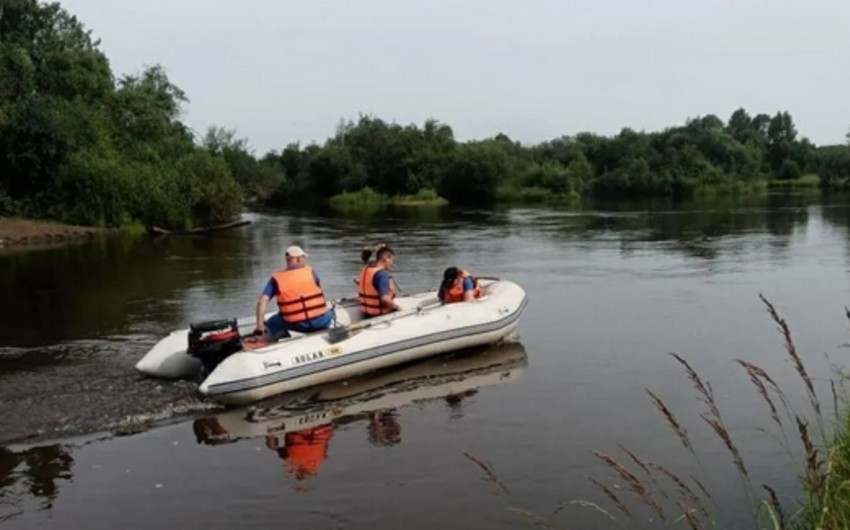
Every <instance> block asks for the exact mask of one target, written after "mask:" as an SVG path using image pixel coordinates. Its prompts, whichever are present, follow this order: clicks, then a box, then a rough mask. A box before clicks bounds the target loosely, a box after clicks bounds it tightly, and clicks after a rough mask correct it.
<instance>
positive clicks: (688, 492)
mask: <svg viewBox="0 0 850 530" xmlns="http://www.w3.org/2000/svg"><path fill="white" fill-rule="evenodd" d="M647 465H648V466H649V467H651V468H652V469H654V470H656V471H658V472H659V473H661V474H662V475H664V476H665V477H667V478H669V479H670V480H671V481H672V482H673V484H675V485H676V487H677V488H678V489H679V492H680V493H681V494H682V495H684V496H685V497H687V498H688V500H689V501H690V502H692V503H693V504H695V505H696V506H697V507H698V508H700V510H701V511H703V512H705V511H707V510H706V509H705V507H704V506H703V505H702V499H700V498H699V496H698V495H697V494H696V493H694V491H693V490H692V489H691V488H689V487H688V485H687V484H685V481H684V480H682V479H681V478H679V477H678V476H677V475H676V474H675V473H673V472H672V471H670V470H669V469H667V468H666V467H664V466H662V465H661V464H659V463H657V462H647Z"/></svg>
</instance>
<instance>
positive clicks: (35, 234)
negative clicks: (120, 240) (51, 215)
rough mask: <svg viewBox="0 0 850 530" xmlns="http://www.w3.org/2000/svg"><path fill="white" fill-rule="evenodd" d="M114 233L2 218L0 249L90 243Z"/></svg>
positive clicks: (0, 222) (90, 228) (101, 229)
mask: <svg viewBox="0 0 850 530" xmlns="http://www.w3.org/2000/svg"><path fill="white" fill-rule="evenodd" d="M113 231H114V230H111V229H108V228H97V227H91V226H78V225H66V224H62V223H54V222H50V221H37V220H33V219H19V218H10V217H0V249H3V248H10V247H24V246H26V247H31V246H44V245H55V244H61V243H71V242H76V241H88V240H91V239H94V238H95V237H98V236H101V235H105V234H108V233H111V232H113Z"/></svg>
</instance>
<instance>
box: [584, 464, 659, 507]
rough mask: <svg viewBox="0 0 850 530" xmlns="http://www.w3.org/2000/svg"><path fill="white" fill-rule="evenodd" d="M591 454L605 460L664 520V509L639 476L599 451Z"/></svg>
mask: <svg viewBox="0 0 850 530" xmlns="http://www.w3.org/2000/svg"><path fill="white" fill-rule="evenodd" d="M593 454H594V455H595V456H596V457H597V458H599V459H600V460H602V461H603V462H605V464H606V465H607V466H608V467H610V468H611V469H613V470H614V471H615V472H616V473H617V474H618V475H620V478H622V479H623V481H625V483H626V484H628V486H629V488H631V490H632V491H633V492H634V493H635V495H637V496H638V498H639V499H640V500H642V501H643V502H644V503H645V504H646V505H647V506H649V507H651V508H652V509H653V510H655V513H657V514H658V517H660V518H661V520H662V521H666V517H665V515H664V509H663V508H662V507H661V505H660V504H659V503H658V501H656V500H655V498H654V497H653V496H652V493H651V492H650V491H649V489H647V487H646V486H644V485H643V483H642V482H641V481H640V479H639V478H637V477H636V476H635V475H633V474H632V473H631V472H630V471H629V470H628V469H626V467H625V466H623V465H622V464H621V463H619V462H617V461H616V460H614V459H613V458H612V457H610V456H608V455H606V454H604V453H602V452H600V451H593Z"/></svg>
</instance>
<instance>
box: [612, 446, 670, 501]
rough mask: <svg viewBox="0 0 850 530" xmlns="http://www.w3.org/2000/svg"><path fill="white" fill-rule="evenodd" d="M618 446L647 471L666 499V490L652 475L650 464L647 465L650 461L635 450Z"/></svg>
mask: <svg viewBox="0 0 850 530" xmlns="http://www.w3.org/2000/svg"><path fill="white" fill-rule="evenodd" d="M617 447H619V448H620V449H622V450H623V452H624V453H626V454H627V455H629V457H630V458H631V459H632V461H633V462H634V463H635V464H637V465H638V467H640V468H641V469H642V470H643V472H644V473H646V476H647V477H648V478H649V480H650V481H652V485H653V486H655V490H656V491H657V492H658V493H660V494H661V496H662V497H664V498H665V499H666V498H667V494H666V493H665V492H664V490H663V489H662V488H661V486H660V485H659V484H658V482H656V480H655V477H653V476H652V471H650V469H649V466H648V465H647V464H649V461H646V460H643V459H641V458H640V457H639V456H637V455H636V454H634V453H633V452H631V451H629V450H628V449H626V448H625V447H623V446H622V445H617Z"/></svg>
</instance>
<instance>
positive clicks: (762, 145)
mask: <svg viewBox="0 0 850 530" xmlns="http://www.w3.org/2000/svg"><path fill="white" fill-rule="evenodd" d="M263 161H264V162H265V163H272V164H276V165H277V166H278V167H279V168H281V170H282V171H283V173H284V174H285V175H286V177H287V180H286V182H285V184H284V186H283V187H282V188H281V189H282V192H281V196H282V197H289V196H299V195H302V196H312V197H328V196H332V195H334V194H337V193H340V192H342V191H356V190H359V189H363V188H365V187H369V188H370V189H372V190H375V191H377V192H379V193H383V194H386V195H390V196H392V195H411V194H415V193H416V192H417V191H419V190H421V189H423V188H429V189H435V190H436V191H437V192H438V193H439V195H441V196H442V197H445V198H447V199H448V200H449V201H450V202H451V203H452V204H474V203H487V202H492V201H496V200H499V199H514V198H526V199H533V198H538V199H546V198H551V197H580V196H584V195H594V196H607V197H619V196H625V197H633V196H647V195H662V196H678V197H686V196H690V195H693V194H694V193H697V192H699V191H701V190H706V191H719V192H729V191H733V192H734V191H745V190H748V189H753V188H757V187H759V186H764V185H765V184H767V183H770V182H777V183H781V182H782V181H785V182H786V183H793V182H794V181H796V180H798V179H800V177H801V176H803V175H804V174H817V175H819V176H820V184H821V185H822V186H824V187H828V188H838V187H844V186H846V185H848V184H850V148H848V146H846V145H833V146H824V147H817V146H815V145H813V144H812V143H811V142H810V141H809V140H807V139H806V138H801V137H799V135H798V133H797V130H796V127H795V125H794V121H793V119H792V117H791V115H790V114H789V113H787V112H777V113H776V114H774V115H773V116H769V115H767V114H757V115H754V116H753V115H751V114H749V113H748V112H747V111H746V110H745V109H738V110H735V111H734V112H733V113H732V114H731V116H730V117H729V119H728V120H727V121H725V122H724V121H723V120H721V119H720V118H718V117H717V116H714V115H707V116H701V117H697V118H693V119H689V120H687V122H686V123H685V124H684V125H681V126H677V127H670V128H667V129H665V130H663V131H660V132H649V133H647V132H638V131H634V130H632V129H628V128H626V129H623V130H622V131H620V133H619V134H616V135H614V136H611V137H607V136H600V135H597V134H592V133H587V132H583V133H579V134H577V135H575V136H564V137H561V138H557V139H554V140H550V141H547V142H543V143H541V144H538V145H532V146H526V145H522V144H520V143H519V142H516V141H514V140H511V139H510V138H509V137H507V136H505V135H503V134H499V135H497V136H495V137H493V138H489V139H486V140H477V141H468V142H458V141H456V140H455V139H454V135H453V132H452V130H451V128H450V127H449V126H447V125H444V124H440V123H439V122H436V121H433V120H429V121H427V122H425V124H424V125H423V126H422V127H418V126H416V125H407V126H401V125H398V124H394V123H386V122H384V121H383V120H381V119H379V118H375V117H370V116H362V117H360V119H359V121H358V122H356V123H353V122H349V123H346V124H344V125H342V126H340V127H339V128H338V130H337V132H336V134H335V135H334V136H333V137H331V138H329V139H328V140H327V141H326V142H325V144H324V145H323V146H317V145H308V146H306V147H304V148H301V147H300V146H299V145H297V144H290V145H288V146H287V147H286V148H285V149H283V150H282V151H281V152H279V153H275V152H272V153H269V154H267V155H266V156H265V157H264V159H263ZM809 182H811V181H809Z"/></svg>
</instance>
